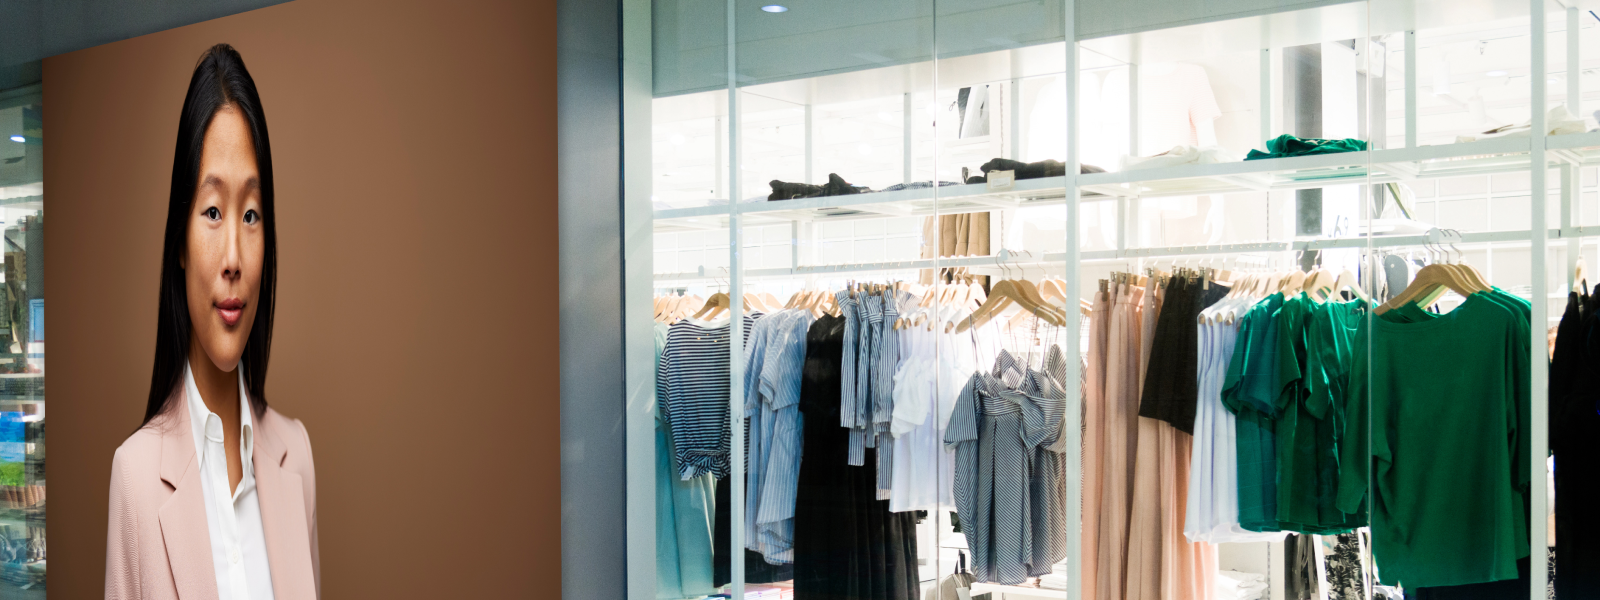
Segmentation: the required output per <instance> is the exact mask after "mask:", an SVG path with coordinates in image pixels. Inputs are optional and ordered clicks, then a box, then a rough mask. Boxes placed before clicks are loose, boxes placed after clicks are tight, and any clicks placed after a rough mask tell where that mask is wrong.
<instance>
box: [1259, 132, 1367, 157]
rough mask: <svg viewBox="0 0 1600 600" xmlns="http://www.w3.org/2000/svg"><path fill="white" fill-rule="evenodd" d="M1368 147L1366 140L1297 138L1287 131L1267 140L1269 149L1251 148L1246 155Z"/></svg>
mask: <svg viewBox="0 0 1600 600" xmlns="http://www.w3.org/2000/svg"><path fill="white" fill-rule="evenodd" d="M1366 149H1367V142H1366V141H1365V140H1357V139H1343V140H1323V139H1317V138H1297V137H1295V136H1292V135H1289V134H1287V133H1285V134H1283V135H1280V136H1278V137H1275V138H1272V139H1270V140H1267V151H1266V152H1262V151H1260V150H1251V151H1250V154H1248V155H1246V156H1245V157H1244V159H1245V160H1261V159H1264V158H1284V157H1288V156H1310V155H1313V154H1338V153H1341V152H1360V151H1362V150H1366Z"/></svg>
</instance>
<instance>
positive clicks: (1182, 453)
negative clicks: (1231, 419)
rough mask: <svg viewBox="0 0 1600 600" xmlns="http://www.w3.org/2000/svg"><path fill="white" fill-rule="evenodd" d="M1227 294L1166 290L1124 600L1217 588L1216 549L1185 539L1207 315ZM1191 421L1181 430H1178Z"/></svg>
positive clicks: (1198, 285)
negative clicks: (1202, 326)
mask: <svg viewBox="0 0 1600 600" xmlns="http://www.w3.org/2000/svg"><path fill="white" fill-rule="evenodd" d="M1228 290H1229V288H1228V287H1227V286H1223V285H1220V284H1216V283H1210V282H1208V281H1204V280H1200V279H1191V278H1188V277H1182V276H1180V277H1175V278H1173V279H1172V280H1171V282H1170V283H1169V284H1168V286H1167V287H1166V291H1165V296H1164V300H1163V302H1162V307H1161V311H1160V315H1159V316H1158V317H1157V318H1156V325H1155V332H1154V335H1153V336H1152V348H1151V351H1150V358H1149V365H1150V366H1149V367H1148V370H1147V372H1146V374H1145V380H1144V385H1143V387H1142V392H1143V393H1142V397H1141V399H1140V401H1139V415H1138V417H1136V420H1137V421H1136V422H1137V426H1138V428H1139V431H1138V441H1137V446H1136V448H1135V455H1134V477H1133V492H1132V512H1131V517H1130V522H1129V531H1128V540H1129V541H1128V544H1129V548H1128V559H1127V560H1128V563H1127V571H1126V573H1127V574H1126V576H1125V577H1126V582H1127V583H1126V598H1129V599H1130V600H1142V599H1160V598H1205V597H1208V596H1209V594H1211V593H1212V591H1213V588H1214V587H1215V577H1214V575H1215V571H1216V562H1217V559H1216V548H1215V547H1214V546H1211V545H1210V544H1207V543H1204V542H1198V543H1196V542H1191V541H1189V540H1188V539H1187V538H1185V537H1184V536H1183V526H1184V521H1185V514H1184V513H1185V510H1186V506H1187V496H1188V483H1189V467H1190V454H1191V453H1192V443H1193V436H1192V435H1191V431H1192V430H1193V428H1194V411H1195V404H1196V402H1197V400H1198V397H1199V390H1198V387H1197V386H1198V365H1199V361H1198V359H1199V356H1198V339H1197V338H1198V333H1199V330H1198V328H1197V326H1196V321H1197V319H1198V318H1199V315H1200V313H1201V311H1202V310H1204V309H1205V308H1207V307H1209V306H1210V305H1212V304H1214V303H1216V302H1217V301H1218V300H1221V299H1222V297H1223V296H1224V295H1226V294H1227V292H1228ZM1185 419H1187V423H1186V424H1185V425H1184V426H1183V427H1181V428H1180V427H1177V426H1176V425H1175V424H1174V423H1176V422H1182V421H1184V420H1185Z"/></svg>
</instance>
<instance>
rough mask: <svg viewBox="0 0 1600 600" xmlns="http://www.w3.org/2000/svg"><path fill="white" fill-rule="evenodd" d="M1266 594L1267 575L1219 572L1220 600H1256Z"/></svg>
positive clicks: (1218, 590)
mask: <svg viewBox="0 0 1600 600" xmlns="http://www.w3.org/2000/svg"><path fill="white" fill-rule="evenodd" d="M1266 592H1267V576H1266V575H1262V574H1260V573H1245V572H1243V571H1218V572H1217V598H1218V600H1256V599H1257V598H1261V597H1262V596H1264V595H1265V594H1266Z"/></svg>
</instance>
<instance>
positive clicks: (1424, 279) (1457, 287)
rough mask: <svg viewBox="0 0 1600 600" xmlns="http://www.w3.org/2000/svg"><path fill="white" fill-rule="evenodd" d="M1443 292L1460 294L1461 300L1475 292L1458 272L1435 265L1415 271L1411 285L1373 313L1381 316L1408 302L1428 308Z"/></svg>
mask: <svg viewBox="0 0 1600 600" xmlns="http://www.w3.org/2000/svg"><path fill="white" fill-rule="evenodd" d="M1444 290H1450V291H1453V292H1455V293H1457V294H1461V296H1462V297H1463V298H1464V297H1467V296H1471V295H1472V294H1473V292H1474V291H1477V290H1475V289H1473V287H1472V286H1471V285H1470V284H1469V283H1467V282H1466V281H1464V280H1462V279H1461V276H1460V274H1459V272H1458V271H1456V270H1454V269H1451V268H1450V266H1449V265H1444V264H1439V263H1435V264H1431V265H1428V266H1426V267H1423V268H1422V270H1420V271H1417V277H1416V279H1413V280H1411V284H1410V285H1407V286H1406V289H1404V290H1401V291H1400V293H1398V294H1395V295H1394V296H1393V297H1392V298H1390V299H1389V301H1388V302H1385V303H1383V304H1382V305H1381V306H1379V307H1377V308H1376V309H1373V312H1374V313H1377V314H1380V315H1381V314H1383V313H1386V312H1389V311H1391V310H1394V309H1396V308H1400V307H1401V306H1405V305H1406V304H1407V303H1409V302H1416V303H1417V305H1418V306H1428V305H1430V304H1433V303H1434V301H1436V300H1438V298H1439V296H1440V295H1441V294H1443V293H1444Z"/></svg>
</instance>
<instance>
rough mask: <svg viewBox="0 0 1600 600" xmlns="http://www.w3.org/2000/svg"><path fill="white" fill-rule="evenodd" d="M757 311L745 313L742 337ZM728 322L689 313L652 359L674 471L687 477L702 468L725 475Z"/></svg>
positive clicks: (746, 336) (729, 436) (729, 435)
mask: <svg viewBox="0 0 1600 600" xmlns="http://www.w3.org/2000/svg"><path fill="white" fill-rule="evenodd" d="M758 317H760V314H758V313H757V314H747V315H745V316H744V325H743V327H742V328H741V331H742V337H743V339H744V340H745V341H749V337H750V329H751V328H752V327H753V326H754V325H755V321H756V319H757V318H758ZM729 324H730V323H729V322H727V321H722V322H721V324H720V326H713V327H707V326H706V325H707V324H706V323H705V322H704V321H695V320H693V319H684V320H682V321H679V322H677V323H674V324H673V325H672V328H671V329H670V330H668V331H667V347H666V349H664V350H662V351H661V360H660V362H658V363H657V364H656V398H657V399H658V401H659V403H660V406H661V418H662V419H663V420H665V421H666V422H667V425H668V427H669V428H670V429H669V431H670V432H671V434H672V443H673V446H674V448H675V450H674V454H675V457H674V458H675V459H676V462H677V468H678V476H679V477H680V478H682V479H685V480H688V479H693V478H694V477H696V476H699V475H703V474H705V473H711V474H712V475H714V476H715V477H716V478H718V479H721V478H724V477H727V476H728V471H729V467H728V450H729V446H730V444H731V441H732V433H731V432H732V430H731V429H730V428H729V423H728V419H729V415H728V406H729V392H730V388H731V387H732V386H731V385H730V380H729V378H730V377H731V375H730V374H729V367H728V365H729V360H728V357H729V355H728V353H729V340H730V338H731V336H730V334H729V331H728V330H729V329H730V328H729Z"/></svg>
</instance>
